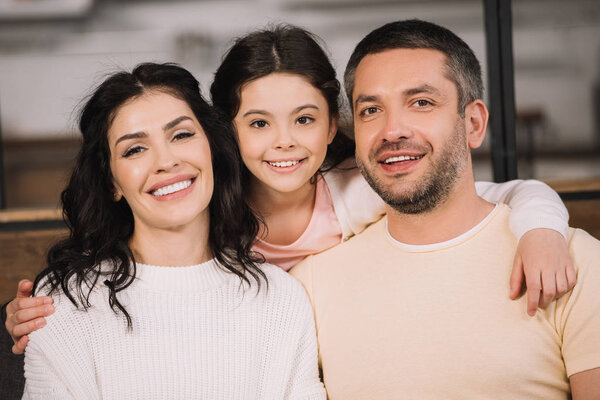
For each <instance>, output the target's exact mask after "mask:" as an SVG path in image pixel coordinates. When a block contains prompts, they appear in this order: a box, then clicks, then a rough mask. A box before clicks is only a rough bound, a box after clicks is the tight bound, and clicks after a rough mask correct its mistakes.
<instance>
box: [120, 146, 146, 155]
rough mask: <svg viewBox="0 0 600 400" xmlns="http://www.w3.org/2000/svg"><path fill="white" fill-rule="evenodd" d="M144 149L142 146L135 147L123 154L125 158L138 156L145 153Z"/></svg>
mask: <svg viewBox="0 0 600 400" xmlns="http://www.w3.org/2000/svg"><path fill="white" fill-rule="evenodd" d="M143 150H144V148H143V147H142V146H133V147H130V148H128V149H127V151H125V153H123V158H127V157H131V156H132V155H134V154H138V153H140V152H141V151H143Z"/></svg>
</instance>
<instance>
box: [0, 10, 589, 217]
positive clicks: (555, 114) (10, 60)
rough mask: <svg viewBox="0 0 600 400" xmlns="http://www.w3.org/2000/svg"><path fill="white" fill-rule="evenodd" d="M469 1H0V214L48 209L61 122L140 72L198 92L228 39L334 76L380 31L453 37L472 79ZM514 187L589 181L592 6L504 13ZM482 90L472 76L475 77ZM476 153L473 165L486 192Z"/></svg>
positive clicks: (482, 156)
mask: <svg viewBox="0 0 600 400" xmlns="http://www.w3.org/2000/svg"><path fill="white" fill-rule="evenodd" d="M482 3H483V2H482V1H481V0H456V1H450V0H421V1H413V0H373V1H366V0H319V1H317V0H314V1H313V0H235V1H234V0H229V1H228V0H221V1H210V0H196V1H182V0H179V1H159V0H120V1H116V0H0V124H1V125H0V127H1V129H2V135H3V141H4V164H5V181H6V200H7V205H8V207H30V206H56V205H57V204H58V203H57V202H58V193H59V192H60V189H61V187H62V185H63V184H64V179H65V175H66V173H67V171H68V168H69V166H70V162H71V160H72V158H73V156H74V154H75V152H76V150H77V134H76V127H75V119H76V115H77V114H76V112H74V109H76V108H77V106H78V105H80V104H81V100H82V99H83V98H84V96H85V95H86V94H88V93H89V92H90V88H91V87H92V86H93V85H95V84H97V83H99V82H100V81H101V80H102V79H103V77H105V76H106V75H107V74H109V73H111V72H114V71H115V70H117V69H119V68H131V67H132V66H133V65H135V64H137V63H139V62H142V61H173V62H177V63H180V64H182V65H183V66H185V67H186V68H188V69H190V70H191V71H192V72H193V73H194V74H195V75H196V76H197V77H198V79H199V80H200V81H201V83H202V87H203V89H204V93H208V87H209V85H210V82H211V78H212V74H213V72H214V70H215V69H216V67H217V66H218V64H219V61H220V59H221V56H222V54H223V52H224V51H225V50H226V49H227V48H228V46H229V45H230V44H231V41H232V38H234V37H236V36H239V35H243V34H245V33H247V32H249V31H251V30H253V29H258V28H262V27H264V26H266V25H268V24H276V23H280V22H288V23H292V24H297V25H300V26H302V27H305V28H307V29H309V30H311V31H313V32H315V33H316V34H318V35H319V36H320V37H321V38H322V39H323V40H324V41H325V42H326V47H327V49H328V50H329V52H330V54H331V57H332V59H333V61H334V64H335V66H336V68H337V70H338V73H339V74H340V76H341V74H342V72H343V69H344V67H345V63H346V61H347V59H348V57H349V55H350V53H351V51H352V49H353V47H354V45H355V44H356V43H357V42H358V41H359V40H360V38H362V37H363V36H364V35H365V34H366V33H368V32H369V31H370V30H372V29H374V28H376V27H378V26H380V25H382V24H384V23H386V22H389V21H392V20H396V19H405V18H422V19H427V20H430V21H433V22H436V23H439V24H442V25H444V26H446V27H448V28H450V29H452V30H453V31H455V32H456V33H457V34H459V35H460V36H461V37H462V38H463V39H465V41H466V42H467V43H469V45H470V46H471V47H472V48H473V49H474V50H475V52H476V54H477V56H478V57H479V59H480V61H481V62H482V65H483V67H484V75H485V70H486V68H485V67H486V54H485V51H486V49H485V35H484V26H483V6H482ZM512 7H513V32H514V35H513V46H514V60H515V86H516V102H517V115H518V124H517V139H518V144H519V153H520V162H519V172H520V177H523V178H529V177H535V178H539V179H546V180H552V179H586V178H598V177H600V2H599V1H596V0H568V1H567V0H562V1H561V0H513V2H512ZM484 78H485V76H484ZM488 149H489V140H488V141H487V144H486V146H484V148H483V149H482V150H481V151H479V152H478V153H477V154H476V157H475V166H476V176H477V178H478V179H486V180H490V179H491V176H492V175H491V163H490V161H489V154H488V153H489V150H488Z"/></svg>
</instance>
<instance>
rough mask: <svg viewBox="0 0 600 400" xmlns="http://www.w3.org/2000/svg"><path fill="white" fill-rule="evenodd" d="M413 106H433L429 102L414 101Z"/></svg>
mask: <svg viewBox="0 0 600 400" xmlns="http://www.w3.org/2000/svg"><path fill="white" fill-rule="evenodd" d="M415 105H417V106H418V107H427V106H431V105H433V103H431V102H430V101H429V100H423V99H421V100H417V101H415Z"/></svg>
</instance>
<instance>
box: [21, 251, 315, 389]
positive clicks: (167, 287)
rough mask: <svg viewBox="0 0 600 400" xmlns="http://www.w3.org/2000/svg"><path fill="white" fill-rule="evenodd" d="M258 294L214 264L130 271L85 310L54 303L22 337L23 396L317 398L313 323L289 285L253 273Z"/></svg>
mask: <svg viewBox="0 0 600 400" xmlns="http://www.w3.org/2000/svg"><path fill="white" fill-rule="evenodd" d="M262 268H263V270H264V271H265V273H266V275H267V278H268V282H269V283H268V288H267V285H266V284H265V283H264V281H263V282H262V286H261V289H260V291H259V292H258V294H257V292H256V284H255V283H254V282H253V286H252V288H248V287H247V285H241V284H240V279H239V278H238V277H236V276H235V275H233V274H231V273H228V272H225V271H224V270H222V269H221V268H219V267H218V265H217V264H216V263H215V262H214V261H209V262H207V263H204V264H201V265H196V266H189V267H156V266H148V265H139V264H138V279H137V280H136V281H135V282H134V284H132V285H131V286H130V287H129V288H127V289H126V290H125V291H124V292H121V293H122V295H120V299H121V300H122V303H123V304H124V305H125V307H126V309H127V311H128V312H129V314H130V315H131V317H132V319H133V330H132V331H127V327H126V321H125V318H124V317H123V316H122V315H121V314H119V315H115V313H114V312H113V310H112V309H111V308H110V307H109V305H108V300H107V299H108V296H107V293H108V291H107V290H106V288H105V287H104V286H103V285H101V287H100V288H99V289H98V290H95V291H94V293H93V294H92V297H91V298H90V301H91V303H92V308H90V309H88V310H87V311H83V310H78V309H75V307H74V306H73V305H72V303H71V302H69V301H68V299H67V298H66V297H65V296H64V295H62V296H55V302H56V312H55V314H53V315H52V316H50V317H48V318H47V321H48V325H47V326H46V327H45V328H44V329H41V330H39V331H36V332H34V333H32V334H31V335H30V339H31V341H30V343H29V345H28V347H27V350H26V354H25V376H26V379H27V381H26V384H25V395H24V399H71V398H74V399H228V400H229V399H324V398H325V390H324V388H323V385H322V383H321V382H320V380H319V377H318V368H317V346H316V337H315V330H314V320H313V315H312V310H311V307H310V304H309V302H308V298H307V296H306V294H305V292H304V290H303V288H302V287H301V286H300V284H299V283H298V282H296V281H295V280H294V279H293V278H292V277H290V276H288V275H287V274H286V273H285V272H283V271H281V270H280V269H279V268H277V267H275V266H272V265H269V264H265V265H263V266H262Z"/></svg>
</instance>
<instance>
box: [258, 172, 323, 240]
mask: <svg viewBox="0 0 600 400" xmlns="http://www.w3.org/2000/svg"><path fill="white" fill-rule="evenodd" d="M316 187H317V185H316V184H315V183H311V182H307V183H306V184H305V185H303V186H302V187H300V188H298V189H297V190H295V191H293V192H278V191H276V190H274V189H272V188H269V187H267V186H266V185H264V184H262V183H261V182H257V181H252V182H251V184H250V193H249V196H248V202H249V204H250V206H251V207H252V209H253V210H254V211H255V212H257V213H258V214H259V215H260V216H261V217H262V218H263V219H264V221H265V223H266V225H267V230H266V231H265V230H264V229H261V232H259V235H258V237H259V238H261V239H263V240H265V241H267V242H269V243H272V244H280V245H287V244H292V243H293V242H295V241H296V240H297V239H298V238H299V237H300V236H301V235H302V234H303V233H304V231H305V230H306V228H307V227H308V224H309V223H310V220H311V218H312V214H313V210H314V207H315V194H316Z"/></svg>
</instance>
